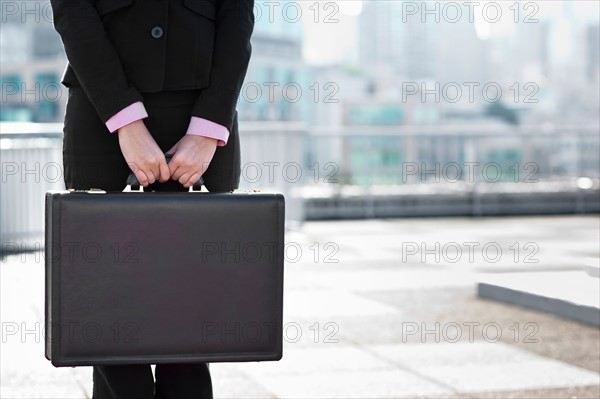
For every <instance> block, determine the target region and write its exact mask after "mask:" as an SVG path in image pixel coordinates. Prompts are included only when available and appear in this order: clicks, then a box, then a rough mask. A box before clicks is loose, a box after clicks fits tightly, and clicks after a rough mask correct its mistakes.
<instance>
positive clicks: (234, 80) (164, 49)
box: [51, 0, 254, 128]
mask: <svg viewBox="0 0 600 399" xmlns="http://www.w3.org/2000/svg"><path fill="white" fill-rule="evenodd" d="M51 5H52V10H53V14H54V27H55V29H56V30H57V32H58V33H59V34H60V36H61V39H62V42H63V45H64V48H65V52H66V54H67V59H68V64H67V67H66V70H65V72H64V75H63V77H62V81H61V83H63V84H64V85H65V86H67V87H69V86H71V85H80V86H81V87H82V88H83V90H84V91H85V93H86V94H87V95H88V97H89V99H90V101H91V102H92V104H93V105H94V107H95V108H96V110H97V112H98V115H99V116H100V118H101V119H102V121H103V122H106V121H107V120H108V119H109V118H110V117H111V116H113V115H114V114H115V113H117V112H119V111H120V110H122V109H123V108H125V107H126V106H128V105H130V104H132V103H134V102H136V101H143V97H142V95H141V93H152V92H158V91H164V90H180V89H203V90H202V91H201V94H200V96H199V98H198V100H197V101H196V103H195V105H194V109H193V112H192V115H191V116H197V117H200V118H205V119H208V120H211V121H213V122H216V123H218V124H221V125H223V126H226V127H229V128H231V126H232V124H233V117H234V114H235V107H236V102H237V99H238V96H239V94H240V90H241V86H242V83H243V80H244V77H245V75H246V70H247V67H248V62H249V60H250V54H251V46H250V36H251V35H252V31H253V28H254V12H253V7H254V1H253V0H51Z"/></svg>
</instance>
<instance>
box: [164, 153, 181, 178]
mask: <svg viewBox="0 0 600 399" xmlns="http://www.w3.org/2000/svg"><path fill="white" fill-rule="evenodd" d="M167 165H168V166H169V172H170V175H171V179H173V180H179V178H180V177H181V174H182V173H183V172H184V170H183V168H182V167H181V163H180V162H179V161H178V160H176V159H175V158H173V159H171V161H170V162H169V163H168V164H167Z"/></svg>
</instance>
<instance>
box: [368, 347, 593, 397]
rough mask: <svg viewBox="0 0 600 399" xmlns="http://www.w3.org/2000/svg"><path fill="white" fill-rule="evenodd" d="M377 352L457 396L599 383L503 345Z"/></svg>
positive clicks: (574, 369)
mask: <svg viewBox="0 0 600 399" xmlns="http://www.w3.org/2000/svg"><path fill="white" fill-rule="evenodd" d="M370 348H371V349H373V350H374V351H375V352H376V353H378V354H379V355H381V356H382V357H385V358H387V359H390V360H393V361H394V362H397V363H398V364H402V365H404V366H406V367H408V368H409V369H411V370H415V371H416V372H418V373H419V374H422V375H425V376H427V377H429V378H431V379H433V380H435V381H439V382H441V383H443V384H447V385H448V386H451V387H453V388H454V389H455V390H456V391H459V392H479V391H500V390H519V389H534V388H561V387H568V386H586V385H596V384H599V383H600V374H598V373H595V372H592V371H589V370H585V369H582V368H579V367H575V366H572V365H569V364H566V363H563V362H560V361H557V360H553V359H548V358H544V357H541V356H538V355H535V354H533V353H530V352H527V351H525V350H522V349H518V348H517V347H514V346H511V345H507V344H504V343H500V342H496V343H488V342H473V343H468V342H467V343H455V344H453V343H429V344H399V345H383V346H371V347H370Z"/></svg>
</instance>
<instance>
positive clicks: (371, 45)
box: [359, 1, 437, 79]
mask: <svg viewBox="0 0 600 399" xmlns="http://www.w3.org/2000/svg"><path fill="white" fill-rule="evenodd" d="M403 3H405V2H403V1H368V2H364V3H363V4H364V9H363V11H362V14H361V16H360V20H359V29H360V33H359V37H360V43H359V59H360V62H361V64H362V65H364V66H391V67H392V68H393V69H394V70H395V72H397V73H398V74H400V75H401V76H402V77H405V78H408V79H431V78H434V77H435V74H436V71H435V52H436V51H435V46H436V45H437V44H436V43H435V42H434V39H435V31H436V24H435V22H434V23H427V22H426V23H423V22H422V21H421V19H420V18H419V17H418V16H415V15H411V16H410V17H408V16H407V13H405V12H404V11H405V9H403Z"/></svg>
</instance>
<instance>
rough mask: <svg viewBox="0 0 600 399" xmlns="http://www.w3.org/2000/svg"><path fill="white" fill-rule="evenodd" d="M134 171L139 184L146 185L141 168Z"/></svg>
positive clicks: (144, 175)
mask: <svg viewBox="0 0 600 399" xmlns="http://www.w3.org/2000/svg"><path fill="white" fill-rule="evenodd" d="M134 173H135V177H136V179H137V180H138V183H140V185H141V186H143V187H146V186H147V185H148V178H147V177H146V174H145V173H144V172H143V171H142V170H141V169H138V170H136V171H135V172H134Z"/></svg>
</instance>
